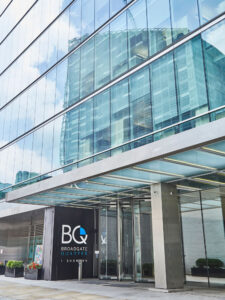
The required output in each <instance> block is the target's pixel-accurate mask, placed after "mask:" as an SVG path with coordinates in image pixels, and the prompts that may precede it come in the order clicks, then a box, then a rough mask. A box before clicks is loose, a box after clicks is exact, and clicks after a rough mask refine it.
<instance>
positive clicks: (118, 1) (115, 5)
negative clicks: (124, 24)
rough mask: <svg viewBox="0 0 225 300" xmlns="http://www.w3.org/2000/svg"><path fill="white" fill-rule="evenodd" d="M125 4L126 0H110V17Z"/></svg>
mask: <svg viewBox="0 0 225 300" xmlns="http://www.w3.org/2000/svg"><path fill="white" fill-rule="evenodd" d="M125 5H126V0H110V17H111V16H113V15H115V14H116V13H117V12H118V11H119V10H120V9H121V8H123V7H124V6H125Z"/></svg>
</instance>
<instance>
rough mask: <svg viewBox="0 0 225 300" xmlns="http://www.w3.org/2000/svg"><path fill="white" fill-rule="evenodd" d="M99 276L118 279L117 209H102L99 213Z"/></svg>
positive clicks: (112, 207)
mask: <svg viewBox="0 0 225 300" xmlns="http://www.w3.org/2000/svg"><path fill="white" fill-rule="evenodd" d="M99 218H100V220H99V221H100V222H99V250H100V252H99V274H100V275H99V276H100V279H117V209H116V205H111V206H108V207H102V208H101V209H100V212H99Z"/></svg>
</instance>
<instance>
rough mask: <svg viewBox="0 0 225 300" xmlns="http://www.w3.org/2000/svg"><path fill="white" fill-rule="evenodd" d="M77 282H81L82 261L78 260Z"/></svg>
mask: <svg viewBox="0 0 225 300" xmlns="http://www.w3.org/2000/svg"><path fill="white" fill-rule="evenodd" d="M77 262H78V280H79V281H81V280H82V269H83V261H82V259H79V260H78V261H77Z"/></svg>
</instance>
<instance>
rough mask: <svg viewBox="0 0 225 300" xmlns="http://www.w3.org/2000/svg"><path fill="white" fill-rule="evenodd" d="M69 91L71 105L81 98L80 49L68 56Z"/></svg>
mask: <svg viewBox="0 0 225 300" xmlns="http://www.w3.org/2000/svg"><path fill="white" fill-rule="evenodd" d="M67 91H68V103H67V106H70V105H72V104H73V103H75V102H77V101H78V100H79V98H80V49H78V50H76V51H75V52H74V53H73V54H72V55H70V56H69V57H68V77H67Z"/></svg>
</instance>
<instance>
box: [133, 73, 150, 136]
mask: <svg viewBox="0 0 225 300" xmlns="http://www.w3.org/2000/svg"><path fill="white" fill-rule="evenodd" d="M129 83H130V111H131V112H130V113H131V139H133V138H137V137H140V136H142V135H144V134H147V133H150V132H151V131H152V116H151V104H150V83H149V69H148V68H145V69H144V70H141V71H139V72H137V73H136V74H134V75H133V76H131V77H130V80H129Z"/></svg>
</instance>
